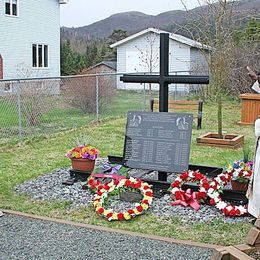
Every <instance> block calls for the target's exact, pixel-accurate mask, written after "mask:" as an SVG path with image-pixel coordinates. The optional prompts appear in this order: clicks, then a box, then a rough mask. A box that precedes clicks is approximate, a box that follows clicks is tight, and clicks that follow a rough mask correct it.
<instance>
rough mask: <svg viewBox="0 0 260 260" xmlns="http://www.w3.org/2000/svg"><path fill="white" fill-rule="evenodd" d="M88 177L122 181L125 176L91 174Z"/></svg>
mask: <svg viewBox="0 0 260 260" xmlns="http://www.w3.org/2000/svg"><path fill="white" fill-rule="evenodd" d="M90 176H92V177H96V178H111V179H115V180H122V179H126V177H125V176H121V175H117V174H104V173H92V174H91V175H90Z"/></svg>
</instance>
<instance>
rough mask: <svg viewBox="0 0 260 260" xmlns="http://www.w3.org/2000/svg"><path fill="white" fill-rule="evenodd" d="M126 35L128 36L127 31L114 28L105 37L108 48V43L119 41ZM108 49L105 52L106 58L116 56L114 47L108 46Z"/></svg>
mask: <svg viewBox="0 0 260 260" xmlns="http://www.w3.org/2000/svg"><path fill="white" fill-rule="evenodd" d="M127 36H128V35H127V31H125V30H122V29H117V30H114V31H113V32H112V34H110V35H109V36H108V37H107V40H106V44H107V45H108V48H109V45H111V44H113V43H115V42H118V41H121V40H123V39H125V38H126V37H127ZM109 50H110V51H109V52H108V53H107V55H106V56H107V57H108V58H115V57H116V49H113V50H111V49H110V48H109Z"/></svg>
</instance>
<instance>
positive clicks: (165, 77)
mask: <svg viewBox="0 0 260 260" xmlns="http://www.w3.org/2000/svg"><path fill="white" fill-rule="evenodd" d="M120 80H121V81H123V82H125V83H158V84H160V89H159V111H160V112H168V95H169V87H168V85H169V84H171V83H179V84H209V77H208V76H190V75H177V76H173V75H169V34H168V33H161V34H160V72H159V75H135V74H124V75H123V76H122V77H120Z"/></svg>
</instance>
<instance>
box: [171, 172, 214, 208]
mask: <svg viewBox="0 0 260 260" xmlns="http://www.w3.org/2000/svg"><path fill="white" fill-rule="evenodd" d="M186 182H195V183H198V184H199V191H198V192H191V190H190V189H188V190H186V191H184V190H182V188H181V186H182V185H183V184H184V183H186ZM208 189H209V182H208V179H207V177H206V176H205V175H204V174H202V173H200V172H199V171H190V170H189V171H185V172H184V173H182V174H181V175H180V176H179V177H177V178H176V179H175V180H174V182H173V183H172V184H171V194H172V196H173V198H174V200H175V201H174V202H173V203H172V205H173V206H175V205H182V206H191V207H193V208H194V209H196V210H198V209H199V208H200V204H199V202H204V201H205V200H206V198H207V190H208Z"/></svg>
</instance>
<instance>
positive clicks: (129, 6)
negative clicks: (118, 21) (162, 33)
mask: <svg viewBox="0 0 260 260" xmlns="http://www.w3.org/2000/svg"><path fill="white" fill-rule="evenodd" d="M183 2H184V3H185V5H186V6H187V8H188V9H192V8H194V7H196V6H199V3H203V0H183ZM171 10H184V7H183V4H182V1H181V0H94V1H93V0H91V1H90V0H69V3H68V4H64V5H61V26H67V27H80V26H85V25H89V24H92V23H94V22H97V21H100V20H103V19H105V18H107V17H109V16H110V15H112V14H116V13H121V12H128V11H139V12H142V13H145V14H150V15H157V14H159V13H162V12H167V11H171Z"/></svg>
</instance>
